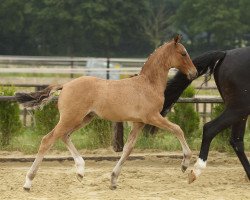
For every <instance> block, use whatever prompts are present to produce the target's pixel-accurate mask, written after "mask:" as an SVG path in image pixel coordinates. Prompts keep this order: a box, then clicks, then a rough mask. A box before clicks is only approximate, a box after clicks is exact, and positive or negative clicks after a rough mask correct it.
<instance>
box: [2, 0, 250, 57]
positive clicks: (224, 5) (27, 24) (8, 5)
mask: <svg viewBox="0 0 250 200" xmlns="http://www.w3.org/2000/svg"><path fill="white" fill-rule="evenodd" d="M249 9H250V3H249V0H238V1H235V0H221V1H216V0H210V1H200V0H157V1H155V0H148V1H145V0H136V1H134V0H127V1H121V0H105V1H101V0H95V1H93V0H84V1H81V0H71V1H62V0H53V1H51V0H22V1H20V0H2V1H1V4H0V18H1V21H0V46H1V48H0V54H18V55H20V54H25V55H63V56H66V55H67V56H129V57H135V56H145V55H148V53H150V52H151V51H152V50H153V49H154V48H155V47H157V46H158V45H160V44H161V43H162V42H163V41H165V40H168V39H170V37H171V36H172V35H173V34H175V33H176V32H180V33H182V34H183V36H184V40H183V42H184V43H186V44H185V45H186V46H187V47H188V49H189V51H191V53H196V52H200V51H206V50H211V49H216V48H219V49H227V48H233V47H235V46H244V45H249V43H250V38H249V34H248V33H249V30H250V25H249V17H250V14H249ZM197 19H199V20H197Z"/></svg>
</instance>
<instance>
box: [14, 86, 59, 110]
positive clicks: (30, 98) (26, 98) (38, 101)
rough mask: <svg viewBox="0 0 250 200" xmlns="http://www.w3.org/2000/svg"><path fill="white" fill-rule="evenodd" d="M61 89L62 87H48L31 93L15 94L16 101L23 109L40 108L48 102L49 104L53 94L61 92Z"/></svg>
mask: <svg viewBox="0 0 250 200" xmlns="http://www.w3.org/2000/svg"><path fill="white" fill-rule="evenodd" d="M62 88H63V86H62V85H50V86H48V87H46V88H45V89H43V90H40V91H37V92H31V93H16V94H15V97H16V100H17V101H18V102H19V103H21V104H22V105H23V106H24V107H33V108H36V107H40V106H43V105H45V104H47V103H48V102H50V101H51V100H52V98H53V94H54V93H55V92H56V91H58V90H61V89H62Z"/></svg>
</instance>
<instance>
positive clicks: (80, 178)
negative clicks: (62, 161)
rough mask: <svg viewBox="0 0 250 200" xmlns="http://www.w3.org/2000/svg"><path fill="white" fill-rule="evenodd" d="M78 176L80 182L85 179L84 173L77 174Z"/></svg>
mask: <svg viewBox="0 0 250 200" xmlns="http://www.w3.org/2000/svg"><path fill="white" fill-rule="evenodd" d="M76 178H77V180H78V181H79V182H81V181H82V179H83V175H82V174H77V176H76Z"/></svg>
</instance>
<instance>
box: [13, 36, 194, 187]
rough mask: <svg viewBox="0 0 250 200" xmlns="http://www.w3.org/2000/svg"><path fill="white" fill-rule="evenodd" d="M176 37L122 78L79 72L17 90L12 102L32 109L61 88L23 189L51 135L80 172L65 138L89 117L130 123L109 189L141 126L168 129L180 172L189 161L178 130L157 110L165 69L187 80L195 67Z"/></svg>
mask: <svg viewBox="0 0 250 200" xmlns="http://www.w3.org/2000/svg"><path fill="white" fill-rule="evenodd" d="M179 41H180V36H176V37H175V38H174V39H173V40H171V41H169V42H167V43H165V44H163V45H162V46H161V47H159V48H158V49H156V50H155V51H154V52H153V53H152V54H151V55H150V56H149V58H148V60H147V61H146V62H145V64H144V66H143V67H142V69H141V72H140V74H139V75H138V76H135V77H132V78H127V79H122V80H104V79H99V78H95V77H91V76H82V77H79V78H77V79H74V80H72V81H70V82H68V83H66V84H63V85H54V86H49V87H47V88H45V89H44V90H42V91H38V92H34V93H28V94H27V93H17V94H16V98H17V100H18V102H20V103H23V104H24V105H26V106H28V107H34V106H38V105H41V104H43V103H46V102H48V101H49V100H50V99H51V98H52V97H53V93H54V92H56V91H57V90H61V92H60V95H59V98H58V110H59V113H60V120H59V122H58V124H57V125H56V126H55V128H54V129H53V130H52V131H51V132H50V133H48V134H47V135H46V136H44V137H43V139H42V141H41V145H40V148H39V151H38V154H37V156H36V159H35V161H34V162H33V164H32V166H31V168H30V170H29V171H28V173H27V175H26V180H25V184H24V189H25V190H29V189H30V188H31V184H32V180H33V179H34V177H35V175H36V172H37V171H38V168H39V166H40V164H41V162H42V160H43V157H44V155H45V154H46V152H47V151H48V150H49V149H50V147H51V146H52V145H53V144H54V143H55V141H56V140H57V139H62V141H63V142H64V143H65V144H66V146H67V148H68V149H69V151H70V152H71V154H72V156H73V158H74V160H75V164H76V169H77V174H78V177H79V179H82V177H83V174H84V160H83V158H82V157H81V156H80V154H79V152H78V151H77V150H76V148H75V146H74V145H73V143H72V142H71V140H70V135H71V134H72V133H73V132H74V131H75V130H77V129H79V128H81V127H83V126H85V125H86V124H88V123H89V122H90V121H91V120H92V119H93V116H94V115H98V116H99V117H102V118H104V119H108V120H111V121H131V122H133V128H132V130H131V132H130V135H129V137H128V140H127V142H126V145H125V146H124V149H123V154H122V156H121V158H120V160H119V161H118V163H117V164H116V166H115V167H114V169H113V171H112V173H111V186H110V187H111V189H115V188H116V186H117V179H118V176H119V174H120V172H121V169H122V166H123V164H124V162H125V161H126V159H127V158H128V156H129V154H130V153H131V151H132V149H133V147H134V145H135V143H136V140H137V137H138V134H139V133H140V130H141V129H142V128H143V127H144V125H145V124H151V125H154V126H157V127H160V128H163V129H166V130H168V131H170V132H171V133H173V134H174V135H175V136H176V137H177V138H178V139H179V141H180V143H181V146H182V148H183V161H182V170H183V171H185V170H186V168H187V167H188V165H189V162H190V158H191V155H192V154H191V151H190V149H189V147H188V145H187V142H186V140H185V137H184V133H183V131H182V130H181V128H180V127H179V126H178V125H176V124H173V123H171V122H170V121H168V120H167V119H165V118H164V117H162V115H161V114H160V111H161V109H162V107H163V103H164V90H165V87H166V83H167V75H168V72H169V70H170V68H171V67H173V66H174V67H176V68H177V69H179V70H180V71H182V72H183V73H184V74H186V75H187V77H188V78H189V79H192V78H194V77H195V76H196V75H197V70H196V68H195V66H194V65H193V63H192V60H191V59H190V57H189V55H188V52H187V51H186V49H185V47H184V46H183V45H182V44H181V43H179Z"/></svg>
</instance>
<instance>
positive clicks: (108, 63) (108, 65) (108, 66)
mask: <svg viewBox="0 0 250 200" xmlns="http://www.w3.org/2000/svg"><path fill="white" fill-rule="evenodd" d="M109 68H110V59H109V57H108V58H107V73H106V78H107V80H108V79H109Z"/></svg>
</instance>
